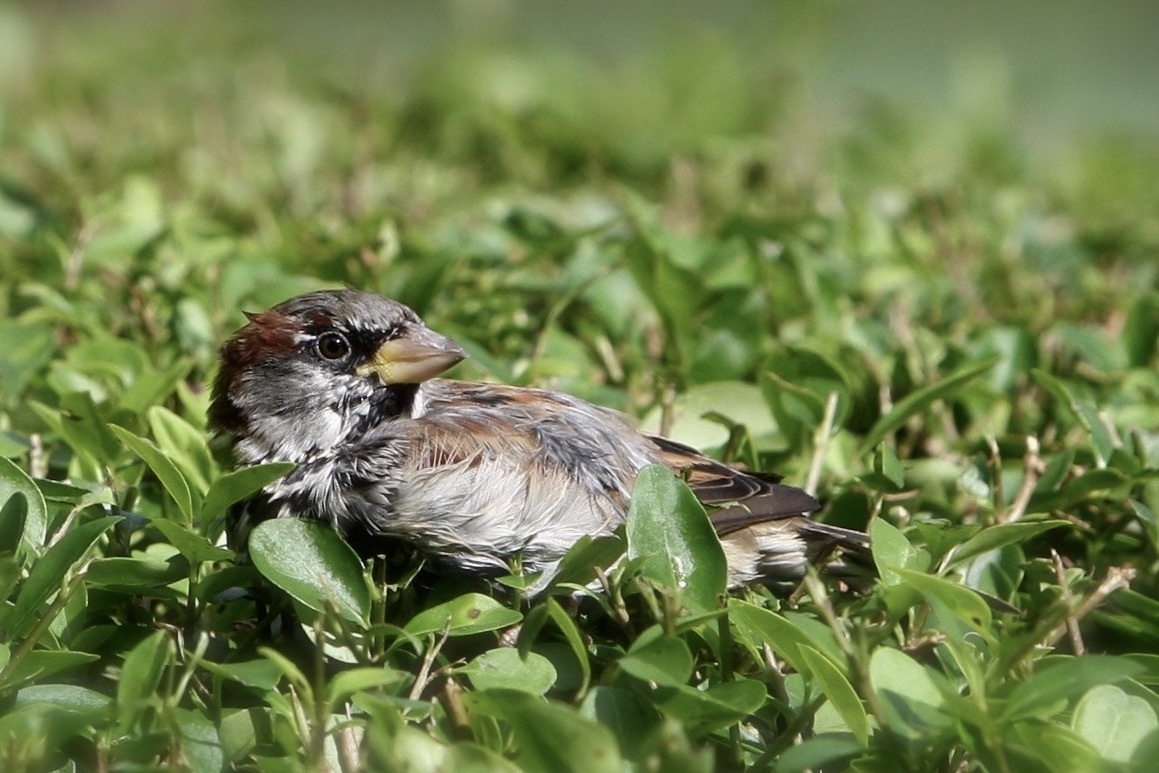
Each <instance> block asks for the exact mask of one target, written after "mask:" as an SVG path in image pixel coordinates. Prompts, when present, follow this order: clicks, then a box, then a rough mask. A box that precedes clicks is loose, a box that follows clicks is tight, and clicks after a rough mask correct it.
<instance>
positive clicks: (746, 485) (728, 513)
mask: <svg viewBox="0 0 1159 773" xmlns="http://www.w3.org/2000/svg"><path fill="white" fill-rule="evenodd" d="M648 439H649V440H650V441H651V442H652V443H653V445H655V447H656V449H657V452H658V455H659V457H660V460H661V461H662V462H663V463H664V464H665V465H667V466H668V468H669V469H671V470H672V471H673V472H675V473H676V474H677V475H680V476H681V477H683V478H684V480H685V481H687V482H688V485H689V487H690V488H691V489H692V492H693V493H694V494H696V497H697V499H699V500H700V501H701V502H703V503H704V504H706V505H710V506H714V507H719V508H720V509H718V510H715V511H714V512H712V513H711V514H710V516H709V517H710V518H711V520H712V525H713V526H714V527H716V531H717V533H719V534H720V535H721V536H722V537H723V536H725V535H727V534H731V533H732V532H735V531H740V530H741V529H743V528H745V527H746V526H752V525H754V524H758V523H764V522H766V521H774V520H778V519H781V518H792V517H796V516H800V515H802V514H806V513H812V512H814V511H815V510H817V509H819V508H820V507H821V505H820V503H819V502H818V501H817V500H816V499H814V498H813V497H811V496H809V495H808V494H806V493H805V492H804V491H802V490H801V489H798V488H793V487H792V486H782V485H781V484H780V483H779V482H778V481H779V480H780V478H779V477H778V476H776V475H770V474H763V473H751V472H743V471H741V470H737V469H735V468H733V467H729V466H728V465H726V464H723V463H721V462H718V461H716V460H715V459H711V458H709V457H707V456H705V455H704V454H702V453H700V452H699V451H697V450H696V449H695V448H691V447H689V446H686V445H683V444H681V443H677V442H675V441H672V440H668V439H667V438H662V437H657V436H652V435H649V436H648Z"/></svg>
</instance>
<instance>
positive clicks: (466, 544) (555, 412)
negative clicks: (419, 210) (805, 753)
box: [209, 290, 868, 586]
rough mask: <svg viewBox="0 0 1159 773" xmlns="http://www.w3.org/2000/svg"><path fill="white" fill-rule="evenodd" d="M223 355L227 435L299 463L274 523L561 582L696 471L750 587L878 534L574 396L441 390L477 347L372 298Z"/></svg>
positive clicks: (221, 396) (290, 306)
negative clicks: (647, 504) (569, 556)
mask: <svg viewBox="0 0 1159 773" xmlns="http://www.w3.org/2000/svg"><path fill="white" fill-rule="evenodd" d="M246 316H247V317H248V319H249V324H247V325H246V326H245V327H243V328H242V329H241V330H239V331H238V332H237V334H236V335H235V336H234V337H233V338H232V339H231V340H230V341H229V342H227V343H226V344H225V346H224V347H222V350H221V370H220V372H219V374H218V376H217V380H216V382H215V383H214V387H213V398H212V403H211V407H210V411H209V418H210V421H211V424H212V425H213V426H214V427H215V428H216V429H218V430H220V431H223V432H226V433H231V434H233V435H234V436H235V437H236V447H235V450H236V453H237V455H238V456H239V457H240V460H241V461H242V462H244V463H246V464H259V463H264V462H274V461H290V462H294V463H296V464H297V467H296V468H295V469H294V470H293V471H292V472H291V473H289V474H288V475H286V476H285V477H283V478H281V479H280V480H278V481H276V482H274V483H272V484H270V485H269V486H267V487H266V488H265V490H264V491H263V492H262V494H261V495H260V497H261V499H262V500H263V502H262V504H263V507H264V511H265V515H266V516H269V517H299V518H311V519H316V520H319V521H323V522H326V523H329V524H331V525H332V526H333V527H334V528H335V529H337V530H338V531H339V532H341V533H343V534H345V535H346V536H347V537H348V538H349V539H350V541H351V542H352V544H353V547H354V548H355V549H356V550H359V551H360V552H363V553H364V554H373V552H375V551H374V550H372V549H368V546H369V545H371V543H373V542H374V539H369V538H376V537H390V538H395V539H400V540H403V541H405V542H408V543H410V544H412V545H413V546H414V547H415V548H417V549H418V550H419V551H420V552H421V553H423V554H424V555H426V556H428V557H429V558H431V559H433V560H434V561H435V563H436V564H439V565H445V566H448V567H451V568H453V569H457V570H460V571H463V572H468V573H473V574H478V575H490V576H494V575H498V574H502V573H505V572H506V571H509V569H510V562H511V560H512V559H516V558H518V559H519V560H521V562H522V566H523V567H524V568H525V569H526V570H530V571H542V572H543V573H544V575H543V576H544V577H545V578H548V577H550V576H551V574H552V572H553V570H554V569H555V568H556V566H557V565H558V563H559V561H560V559H561V558H562V557H563V555H564V553H566V552H567V550H568V549H569V548H570V547H572V545H574V544H575V543H576V542H577V541H578V540H579V539H580V538H581V537H583V536H584V535H591V536H593V537H598V536H605V535H610V534H611V533H612V532H613V531H614V530H615V529H616V528H617V527H618V526H619V525H620V524H622V523H623V522H624V518H625V516H626V514H627V511H628V504H629V499H630V497H631V493H632V485H633V482H634V480H635V478H636V475H637V473H638V472H639V471H640V470H641V469H642V468H643V467H645V466H646V465H650V464H662V465H665V466H667V467H668V468H669V469H671V470H672V471H673V472H674V473H676V474H678V475H681V476H682V477H683V478H684V479H685V480H686V481H687V482H688V484H689V485H690V486H691V488H692V490H693V492H695V494H696V496H697V497H698V498H699V499H700V500H701V501H702V502H703V503H704V504H705V505H708V506H709V507H717V508H719V509H716V510H715V511H714V512H712V515H711V519H712V523H713V525H714V526H715V527H716V529H717V531H718V533H719V534H720V537H721V542H722V544H723V546H724V552H725V555H726V558H727V560H728V569H729V582H730V585H732V586H740V585H745V584H749V583H754V582H776V581H784V580H791V579H798V578H800V577H801V576H802V575H803V574H804V572H805V568H806V566H807V565H808V564H809V562H810V561H813V560H816V559H817V558H819V557H820V556H822V555H823V554H828V553H830V552H831V551H832V550H833V548H835V547H839V548H842V549H844V550H845V551H847V552H852V553H854V554H864V553H865V549H866V547H867V544H868V540H867V538H866V536H865V535H864V534H861V533H860V532H855V531H849V530H846V529H841V528H838V527H834V526H829V525H827V524H823V523H818V522H816V521H813V520H812V519H811V518H810V517H809V513H812V512H813V511H815V510H817V509H818V507H819V504H818V503H817V501H816V500H815V499H813V497H811V496H810V495H808V494H806V493H805V492H804V491H801V490H800V489H796V488H792V487H790V486H784V485H781V484H779V483H778V482H777V480H778V479H777V478H776V477H774V476H770V475H765V474H760V473H752V472H742V471H740V470H736V469H734V468H732V467H728V466H726V465H724V464H722V463H720V462H718V461H715V460H713V459H710V458H709V457H707V456H705V455H703V454H701V453H700V452H699V451H697V450H695V449H693V448H690V447H688V446H685V445H682V444H680V443H677V442H674V441H672V440H668V439H666V438H663V437H657V436H654V435H647V434H644V433H642V432H640V431H639V430H637V429H635V428H634V427H633V426H632V425H631V424H630V423H629V422H628V420H627V419H626V418H625V417H624V416H623V415H621V414H620V413H617V412H615V411H612V410H609V409H607V408H601V407H598V406H595V405H592V404H590V403H587V402H585V401H583V400H580V399H578V398H575V397H572V396H570V395H566V394H563V393H560V392H552V391H548V390H543V389H528V388H522V387H512V386H503V385H499V384H486V383H471V382H465V381H452V380H447V379H440V378H436V376H438V375H439V374H441V373H442V372H443V371H445V370H447V369H448V368H450V367H451V366H453V365H455V364H456V363H458V362H459V361H460V360H462V359H463V358H464V357H465V356H466V353H465V352H464V351H463V349H462V348H460V347H459V345H458V344H456V343H455V342H454V341H452V340H450V339H448V338H446V337H444V336H442V335H439V334H438V333H435V332H434V331H432V330H430V329H429V328H428V327H427V326H426V325H424V324H423V322H422V320H421V319H419V317H418V315H417V314H415V313H414V312H413V311H412V310H411V309H409V308H407V307H406V306H404V305H402V304H401V303H397V302H395V301H392V300H389V299H387V298H383V297H381V296H379V295H375V294H372V293H367V292H360V291H356V290H334V291H321V292H314V293H308V294H306V295H302V296H299V297H297V298H293V299H291V300H288V301H286V302H284V303H282V304H280V305H278V306H275V307H274V308H273V309H270V310H269V311H266V312H263V313H260V314H247V315H246Z"/></svg>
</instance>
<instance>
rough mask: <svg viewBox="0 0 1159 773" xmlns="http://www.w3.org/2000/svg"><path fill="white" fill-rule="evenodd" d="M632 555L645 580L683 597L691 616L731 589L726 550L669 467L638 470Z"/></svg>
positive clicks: (629, 527)
mask: <svg viewBox="0 0 1159 773" xmlns="http://www.w3.org/2000/svg"><path fill="white" fill-rule="evenodd" d="M627 537H628V557H629V558H631V559H640V560H641V571H642V573H643V575H644V576H645V577H647V578H648V579H650V580H652V581H653V582H655V583H656V584H657V585H659V586H660V587H662V588H667V589H670V590H672V591H675V592H676V593H678V594H679V597H680V598H681V599H682V600H683V602H684V603H685V604H686V605H687V606H688V608H689V610H690V611H692V612H706V611H709V610H712V609H716V608H717V607H718V606H719V605H720V598H721V596H723V594H724V592H725V589H726V587H727V585H728V567H727V565H726V564H725V559H724V549H723V548H721V546H720V538H719V537H717V535H716V530H715V529H713V527H712V523H711V522H710V521H709V520H708V515H707V513H706V512H705V510H704V506H703V505H701V504H700V502H699V501H698V500H697V499H696V495H695V494H693V493H692V490H691V489H689V488H688V485H687V484H686V483H685V482H684V481H682V480H680V479H678V478H677V477H676V476H674V475H673V474H672V473H671V472H670V471H669V470H668V469H667V468H666V467H661V466H659V465H650V466H648V467H645V468H644V469H643V470H641V471H640V474H639V475H638V476H637V477H636V484H635V487H634V488H633V489H632V503H631V506H630V507H629V510H628V521H627Z"/></svg>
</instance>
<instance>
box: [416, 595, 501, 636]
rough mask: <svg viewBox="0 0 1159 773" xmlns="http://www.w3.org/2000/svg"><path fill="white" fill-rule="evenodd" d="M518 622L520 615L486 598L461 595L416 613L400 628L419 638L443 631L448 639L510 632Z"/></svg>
mask: <svg viewBox="0 0 1159 773" xmlns="http://www.w3.org/2000/svg"><path fill="white" fill-rule="evenodd" d="M522 619H523V615H521V614H519V613H518V612H516V611H515V610H514V609H508V608H507V607H505V606H503V605H502V604H500V603H499V602H498V601H496V600H495V599H493V598H491V597H490V596H484V595H483V594H482V593H465V594H463V595H462V596H459V597H458V598H454V599H451V600H450V601H446V602H443V603H442V604H438V605H437V606H433V607H431V608H430V609H427V610H425V611H423V612H419V613H418V614H417V615H415V616H414V617H413V618H411V621H410V622H409V623H407V624H406V625H404V626H403V630H405V631H406V632H407V633H409V634H412V635H414V636H421V635H422V634H425V633H441V632H442V630H443V629H444V628H446V629H447V631H448V633H449V635H451V636H469V635H471V634H475V633H483V632H485V631H496V630H499V629H502V628H510V627H511V626H513V625H515V624H516V623H518V622H519V621H520V620H522Z"/></svg>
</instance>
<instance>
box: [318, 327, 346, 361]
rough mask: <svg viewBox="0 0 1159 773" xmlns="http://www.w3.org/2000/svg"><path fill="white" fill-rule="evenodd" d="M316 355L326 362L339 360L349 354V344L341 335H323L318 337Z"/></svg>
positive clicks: (330, 333)
mask: <svg viewBox="0 0 1159 773" xmlns="http://www.w3.org/2000/svg"><path fill="white" fill-rule="evenodd" d="M316 346H317V347H318V354H320V355H322V357H324V358H325V359H327V360H341V359H342V358H343V357H345V356H346V355H348V354H350V342H349V341H347V340H346V336H344V335H342V334H341V333H334V332H329V333H323V334H322V335H320V336H318V343H317V344H316Z"/></svg>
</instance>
